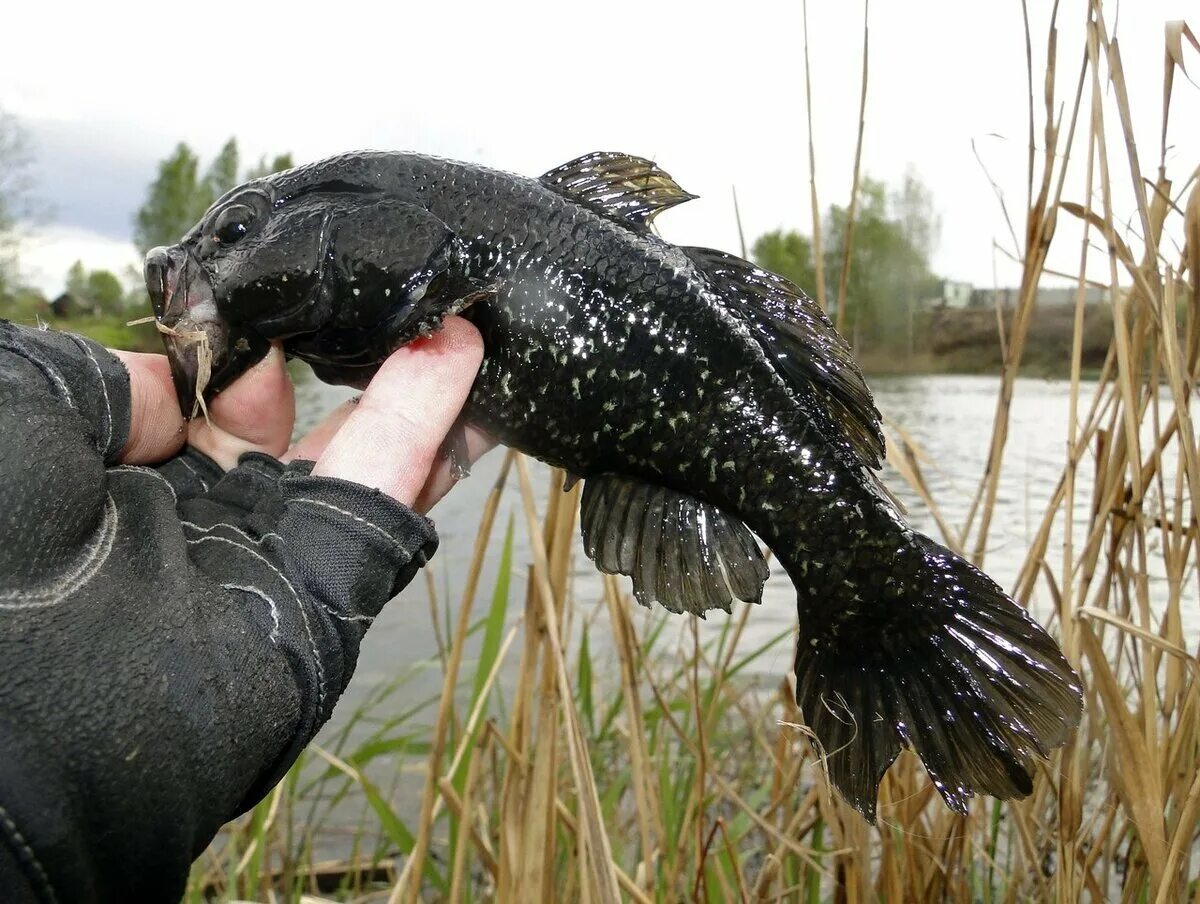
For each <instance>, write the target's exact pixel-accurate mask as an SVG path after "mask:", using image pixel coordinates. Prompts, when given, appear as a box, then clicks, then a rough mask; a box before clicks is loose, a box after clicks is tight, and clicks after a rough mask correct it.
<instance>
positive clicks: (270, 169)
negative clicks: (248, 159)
mask: <svg viewBox="0 0 1200 904" xmlns="http://www.w3.org/2000/svg"><path fill="white" fill-rule="evenodd" d="M295 165H296V164H295V163H293V162H292V155H291V154H276V155H275V156H274V157H272V158H271V159H270V161H268V160H267V158H266V157H259V158H258V163H256V164H254V166H252V167H250V169H248V170H246V181H249V180H251V179H261V178H262V177H263V176H270V175H271V174H272V173H279V172H283V170H286V169H291V168H292V167H293V166H295Z"/></svg>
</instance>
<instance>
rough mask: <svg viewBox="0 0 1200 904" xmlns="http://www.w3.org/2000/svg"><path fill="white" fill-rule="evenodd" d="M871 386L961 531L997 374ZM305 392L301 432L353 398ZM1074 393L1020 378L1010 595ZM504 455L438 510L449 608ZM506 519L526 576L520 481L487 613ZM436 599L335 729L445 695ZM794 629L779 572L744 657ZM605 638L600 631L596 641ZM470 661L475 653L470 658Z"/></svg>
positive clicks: (584, 563) (1008, 482)
mask: <svg viewBox="0 0 1200 904" xmlns="http://www.w3.org/2000/svg"><path fill="white" fill-rule="evenodd" d="M871 382H872V388H873V390H874V392H875V397H876V401H877V403H878V406H879V409H880V410H881V411H882V412H883V414H884V417H885V419H886V420H887V421H888V422H889V423H891V424H895V425H897V426H899V427H900V428H902V429H903V430H904V431H905V432H906V433H907V434H908V435H909V437H911V439H912V440H913V441H914V442H915V443H916V445H917V446H918V448H919V449H920V450H921V451H922V452H923V453H924V456H925V460H924V461H923V462H922V469H923V473H924V476H925V479H926V481H927V484H928V486H929V488H930V490H931V493H932V495H933V498H934V499H935V500H936V501H937V503H938V505H939V507H940V509H941V512H942V516H943V518H944V520H945V521H946V523H947V524H949V525H950V526H951V527H952V528H953V529H959V528H961V525H962V524H963V523H964V521H965V518H966V515H967V511H968V508H969V506H970V503H971V500H972V497H973V494H974V492H975V490H976V487H977V485H978V480H979V476H980V475H981V474H982V473H983V467H984V464H985V462H986V459H987V454H988V447H989V442H990V437H991V433H992V418H993V416H994V412H995V404H996V394H997V391H998V386H999V378H997V377H994V376H958V375H936V376H910V377H892V378H877V379H874V380H872V381H871ZM297 391H298V396H299V407H300V411H301V417H302V421H301V426H305V425H307V424H311V423H312V422H314V421H315V420H316V419H317V418H319V416H320V415H321V414H322V413H323V412H325V411H327V410H329V409H331V408H332V407H334V406H335V405H336V404H338V403H339V402H340V401H341V400H343V399H345V398H346V397H347V396H348V395H349V391H348V390H345V389H341V388H336V387H329V386H325V385H323V384H321V383H318V382H317V381H315V380H312V379H309V380H307V381H302V382H301V384H300V386H299V387H298V390H297ZM1091 392H1092V387H1091V386H1090V385H1089V386H1085V387H1083V389H1082V391H1081V400H1080V407H1081V409H1082V410H1083V411H1084V412H1086V405H1087V403H1088V402H1089V401H1090V397H1091ZM1069 394H1070V386H1069V384H1068V383H1067V382H1065V381H1048V380H1036V379H1022V380H1018V381H1017V386H1016V393H1015V397H1014V400H1013V406H1012V411H1011V419H1010V425H1009V438H1008V446H1007V453H1006V457H1005V462H1004V468H1003V471H1002V479H1001V482H1000V486H999V493H998V495H997V498H996V504H995V510H994V515H993V522H992V528H991V532H990V535H989V545H988V548H987V552H986V557H985V567H986V569H987V571H988V572H989V573H990V574H991V575H992V576H993V577H994V578H995V579H996V580H997V581H999V582H1000V583H1001V584H1002V585H1003V586H1005V587H1011V586H1012V585H1013V583H1014V581H1015V579H1016V577H1017V574H1018V572H1019V570H1020V568H1021V565H1022V563H1023V561H1024V558H1025V554H1026V551H1027V549H1028V547H1029V544H1030V542H1031V540H1032V539H1033V537H1034V535H1035V534H1036V531H1037V529H1038V526H1039V523H1040V519H1041V517H1042V514H1043V512H1044V509H1045V505H1046V502H1047V500H1048V499H1049V498H1050V496H1051V494H1052V493H1053V491H1054V488H1055V486H1056V485H1057V483H1058V481H1059V479H1060V477H1061V474H1062V465H1063V461H1064V460H1065V452H1066V441H1067V440H1066V424H1067V418H1068V414H1069V404H1070V395H1069ZM501 459H502V453H501V452H500V451H494V452H492V453H491V454H489V455H488V456H487V457H485V458H484V459H483V460H482V461H481V462H479V463H478V464H476V465H475V468H474V471H473V473H472V476H471V478H470V479H468V480H467V481H465V482H464V483H462V484H460V485H459V486H458V487H456V488H455V490H454V491H453V492H452V493H451V494H450V495H449V496H448V497H446V499H444V500H443V501H442V502H441V503H439V504H438V506H437V508H436V509H435V510H434V512H433V513H432V515H433V518H434V520H435V521H436V523H437V527H438V532H439V534H440V536H441V547H440V549H439V551H438V553H437V555H436V557H435V558H434V559H433V562H432V564H431V566H430V570H431V573H432V576H433V578H434V584H435V592H436V597H437V599H438V600H439V601H440V602H441V603H445V601H451V603H452V608H456V607H457V605H458V600H459V599H460V598H461V596H462V590H463V585H464V582H465V579H466V573H467V568H468V565H469V562H470V559H471V555H472V549H473V545H474V538H475V534H476V530H477V528H478V525H479V517H480V512H481V511H482V508H483V503H484V500H485V498H486V496H487V494H488V492H489V490H490V489H491V487H492V485H493V483H494V480H495V477H496V475H497V473H498V471H499V468H500V464H501ZM1091 473H1092V463H1091V461H1090V459H1085V461H1084V462H1083V463H1081V465H1080V468H1079V474H1078V477H1077V483H1078V484H1079V492H1078V495H1077V497H1076V498H1077V499H1080V500H1085V499H1088V498H1089V495H1090V482H1091ZM531 476H532V478H533V482H534V486H535V488H536V490H537V492H538V499H539V509H540V510H542V511H544V505H545V498H546V493H547V490H548V486H549V477H548V472H547V469H545V468H544V467H542V466H541V465H540V464H537V463H534V468H533V470H532V475H531ZM885 480H886V482H887V484H888V486H889V487H890V488H891V489H892V491H893V492H895V493H896V495H897V496H898V497H899V498H900V499H901V501H902V502H903V503H904V505H905V506H906V508H907V509H908V514H909V520H910V521H911V522H912V523H913V524H914V526H916V527H917V528H919V529H920V530H923V531H925V532H926V533H929V534H930V535H931V536H934V537H940V534H939V532H938V529H937V526H936V523H935V522H934V519H933V518H932V516H931V515H930V513H929V511H928V510H927V508H926V507H925V506H924V504H923V503H922V502H921V500H920V498H919V497H918V496H917V495H916V493H915V492H914V491H912V490H911V489H910V488H909V487H908V485H907V484H906V483H905V481H904V480H903V479H902V478H900V476H899V475H898V474H896V473H895V472H894V471H892V470H891V469H890V468H889V469H888V470H887V472H886V473H885ZM1078 508H1079V509H1080V510H1079V511H1077V512H1076V517H1075V523H1076V537H1077V540H1076V543H1077V548H1080V547H1081V546H1082V541H1083V538H1084V537H1085V536H1086V534H1085V531H1086V527H1087V511H1086V509H1085V506H1083V505H1080V506H1078ZM510 516H511V517H512V518H513V519H514V523H515V525H516V529H515V533H514V559H513V565H514V570H515V572H516V574H517V575H518V576H523V575H524V574H525V573H526V570H527V568H528V564H529V563H530V562H531V560H532V559H531V556H530V554H529V549H528V545H527V544H526V543H525V542H524V535H525V530H524V516H523V513H522V508H521V501H520V495H519V491H518V490H517V487H516V480H515V475H514V476H513V477H512V479H511V480H510V483H509V488H508V489H507V490H506V492H505V496H504V498H503V500H502V502H501V506H500V513H499V516H498V518H497V526H496V532H495V536H494V539H493V543H492V546H491V551H490V552H489V556H488V561H487V565H486V567H485V569H484V573H483V575H482V580H481V583H480V600H479V601H478V602H477V604H478V605H479V606H480V607H482V606H483V605H486V601H487V598H488V594H489V592H490V588H491V587H492V585H493V583H494V581H495V576H496V571H495V569H496V567H497V560H498V558H499V549H500V543H499V540H500V538H502V537H503V531H504V527H505V525H506V524H507V521H508V519H509V517H510ZM1059 530H1060V533H1059V534H1058V535H1056V537H1055V539H1054V541H1053V542H1052V544H1051V547H1050V553H1049V555H1050V556H1051V561H1052V562H1057V558H1056V557H1057V556H1059V555H1060V554H1061V552H1060V550H1061V528H1059ZM577 542H578V537H577ZM575 571H576V581H575V585H574V592H575V594H576V599H577V601H578V602H581V603H583V604H585V605H586V604H588V603H590V602H592V601H595V600H599V599H600V598H601V594H602V586H601V581H600V578H599V575H598V573H597V572H596V570H595V569H594V567H593V566H592V565H591V563H590V562H589V561H588V560H587V559H586V558H585V557H584V556H583V553H582V550H578V551H577V554H576V561H575ZM622 581H624V579H622ZM519 586H523V583H521V584H520V585H519ZM1152 593H1153V590H1152ZM1036 594H1037V595H1035V598H1034V600H1033V601H1032V607H1033V608H1034V610H1035V612H1036V613H1037V614H1038V615H1039V617H1041V618H1042V620H1043V621H1044V620H1045V617H1046V615H1048V611H1049V610H1048V606H1049V602H1048V599H1047V596H1046V591H1045V587H1044V586H1043V585H1041V584H1039V587H1038V590H1037V591H1036ZM512 596H513V598H512V600H510V614H511V615H513V616H515V615H516V613H517V610H519V608H520V604H521V598H520V595H519V594H518V593H516V592H514V593H513V595H512ZM430 602H431V599H430V593H429V590H428V588H427V585H426V582H425V581H424V580H422V579H421V577H418V579H417V580H416V581H414V582H413V584H412V585H410V586H409V588H408V589H407V590H406V591H405V592H404V593H403V594H402V595H401V596H400V597H399V598H398V599H397V600H395V601H393V602H392V603H391V604H389V605H388V606H387V607H386V608H385V609H384V610H383V612H382V614H381V615H380V617H379V619H378V620H377V621H376V622H375V625H374V627H373V629H372V630H371V631H370V632H369V633H368V635H367V638H366V641H365V642H364V644H363V647H362V654H361V658H360V660H359V666H358V672H357V674H356V676H355V678H354V681H353V682H352V683H351V685H350V688H349V690H348V692H347V695H346V700H345V701H344V702H343V704H342V705H341V706H340V707H339V711H338V712H337V713H335V714H334V722H333V726H334V727H336V725H337V724H338V721H339V714H348V713H349V712H350V710H351V709H352V708H353V706H354V705H355V704H356V703H357V702H360V701H361V700H363V699H365V697H366V696H367V695H368V694H369V693H370V692H371V691H372V690H373V689H375V688H377V687H379V686H380V685H381V684H383V683H386V682H388V681H391V680H393V679H394V678H395V677H396V676H397V675H399V674H401V673H402V672H407V671H409V670H410V669H412V668H414V667H419V666H420V664H422V663H424V664H425V666H426V667H425V668H424V669H423V670H419V671H418V672H417V674H415V675H414V676H413V677H412V678H411V679H410V680H409V683H408V684H407V686H406V688H405V689H404V691H403V692H402V695H403V697H404V699H405V700H406V701H407V702H412V701H413V700H418V699H425V698H428V697H432V696H436V695H437V693H438V692H439V690H440V687H441V681H442V675H441V671H440V669H438V668H436V667H433V666H429V662H430V660H432V659H433V658H434V657H435V656H436V653H437V646H436V640H435V635H434V631H433V627H432V622H431V614H430V613H431V607H430ZM1189 609H1190V611H1191V612H1193V613H1194V612H1195V609H1196V607H1195V606H1194V605H1193V606H1190V607H1189ZM726 618H727V617H726V616H725V615H724V614H723V613H720V612H717V613H712V614H710V617H709V618H708V620H707V621H705V622H703V623H702V624H701V637H702V639H703V638H705V637H713V636H715V635H716V633H717V632H719V631H720V629H721V627H722V624H723V623H724V621H725V619H726ZM677 621H678V631H679V632H680V635H681V636H682V634H683V632H684V631H686V630H689V628H688V623H687V619H685V618H682V617H681V618H679V619H678V620H677ZM605 623H606V622H605V621H604V620H603V619H601V620H600V622H599V624H600V625H603V624H605ZM795 623H796V610H795V595H794V591H793V589H792V587H791V584H790V582H789V581H788V579H787V577H786V575H784V574H783V573H782V570H781V569H780V568H779V567H778V565H775V564H773V567H772V575H771V579H770V580H769V581H768V583H767V587H766V591H765V593H764V596H763V605H762V606H761V607H760V608H758V609H756V610H755V611H754V612H753V613H752V615H751V617H750V620H749V623H748V625H747V628H746V632H745V634H744V638H743V644H744V647H743V649H745V650H750V649H753V648H755V647H757V646H758V645H760V644H762V643H765V642H766V641H768V640H770V639H771V638H773V637H776V636H778V635H779V634H780V633H782V632H788V631H791V630H792V629H794V627H795ZM598 633H599V632H594V633H593V636H595V635H596V634H598ZM470 655H471V653H470V650H468V652H467V656H468V657H469V656H470ZM791 658H792V656H791V651H790V644H789V643H781V644H779V645H777V646H776V647H775V648H774V649H773V650H772V651H771V652H769V653H768V654H767V655H765V656H763V657H761V658H759V659H758V660H757V661H756V662H755V664H754V666H753V668H754V670H755V671H756V672H757V674H758V675H759V676H760V677H762V678H763V679H767V680H770V681H772V682H774V681H777V680H778V678H779V677H780V676H782V675H784V674H786V673H787V672H788V670H789V669H790V668H791Z"/></svg>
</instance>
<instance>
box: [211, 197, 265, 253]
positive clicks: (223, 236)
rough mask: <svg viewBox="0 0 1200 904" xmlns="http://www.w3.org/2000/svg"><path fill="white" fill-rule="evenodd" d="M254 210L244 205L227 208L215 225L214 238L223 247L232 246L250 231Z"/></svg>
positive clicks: (218, 216)
mask: <svg viewBox="0 0 1200 904" xmlns="http://www.w3.org/2000/svg"><path fill="white" fill-rule="evenodd" d="M254 216H255V213H254V210H253V208H250V207H247V206H246V205H244V204H234V205H233V206H231V207H226V208H225V209H224V210H222V211H221V213H220V214H218V215H217V220H216V222H215V223H213V237H214V238H215V239H216V240H217V241H218V242H219V243H220V244H222V245H232V244H233V243H234V242H236V241H238V239H240V238H241V237H242V236H244V235H245V234H246V233H247V232H249V231H250V225H251V224H252V223H253V222H254Z"/></svg>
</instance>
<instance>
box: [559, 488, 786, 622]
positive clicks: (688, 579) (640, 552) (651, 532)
mask: <svg viewBox="0 0 1200 904" xmlns="http://www.w3.org/2000/svg"><path fill="white" fill-rule="evenodd" d="M580 508H581V514H580V529H581V531H582V533H583V548H584V551H585V552H586V553H587V554H588V557H589V558H590V559H592V560H593V561H594V562H595V563H596V565H597V567H599V569H600V570H601V571H604V572H607V573H609V574H625V575H629V576H630V577H631V578H632V579H633V594H634V597H635V598H636V599H637V601H638V602H639V603H641V604H642V605H643V606H646V607H647V608H650V607H652V606H653V605H654V604H655V603H658V604H659V605H661V606H662V607H663V608H664V609H666V610H667V611H668V612H690V613H692V614H693V615H698V616H700V617H701V618H704V614H705V612H707V611H708V610H709V609H723V610H725V611H726V612H729V611H731V610H732V606H733V600H734V599H735V598H736V599H740V600H743V601H745V602H748V603H750V602H753V603H757V602H761V601H762V591H763V584H764V583H765V582H766V580H767V576H768V575H769V574H770V570H769V569H768V567H767V562H766V559H764V558H763V554H762V551H761V550H760V549H759V548H758V544H757V543H756V542H755V540H754V536H753V535H752V534H751V533H750V531H749V529H748V528H747V527H746V526H745V525H744V524H742V523H741V522H740V521H738V520H736V519H733V518H730V517H728V516H727V515H725V514H724V513H723V512H722V511H721V510H720V509H718V508H717V507H716V506H714V505H711V504H710V503H707V502H702V501H700V500H698V499H695V498H693V497H691V496H689V495H687V494H686V493H680V492H678V491H677V490H672V489H668V488H667V487H662V486H657V485H655V484H651V483H646V482H644V481H640V480H637V479H635V478H632V477H624V476H622V475H619V474H601V475H599V476H596V477H589V478H588V479H587V482H586V483H584V485H583V502H582V504H581V506H580Z"/></svg>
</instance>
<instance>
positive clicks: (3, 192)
mask: <svg viewBox="0 0 1200 904" xmlns="http://www.w3.org/2000/svg"><path fill="white" fill-rule="evenodd" d="M32 163H33V157H32V155H31V153H30V149H29V139H28V137H27V135H26V133H25V130H24V129H22V128H21V124H20V123H19V122H18V121H17V119H16V117H15V116H12V115H11V114H9V113H6V112H5V111H4V109H3V108H0V298H4V297H8V296H10V295H11V294H12V293H13V292H15V291H16V274H17V240H18V238H19V236H18V235H17V231H16V226H17V221H18V220H19V219H20V218H21V217H22V216H23V215H25V214H26V213H28V205H29V196H30V191H31V188H32V179H31V176H30V167H31V165H32Z"/></svg>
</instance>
